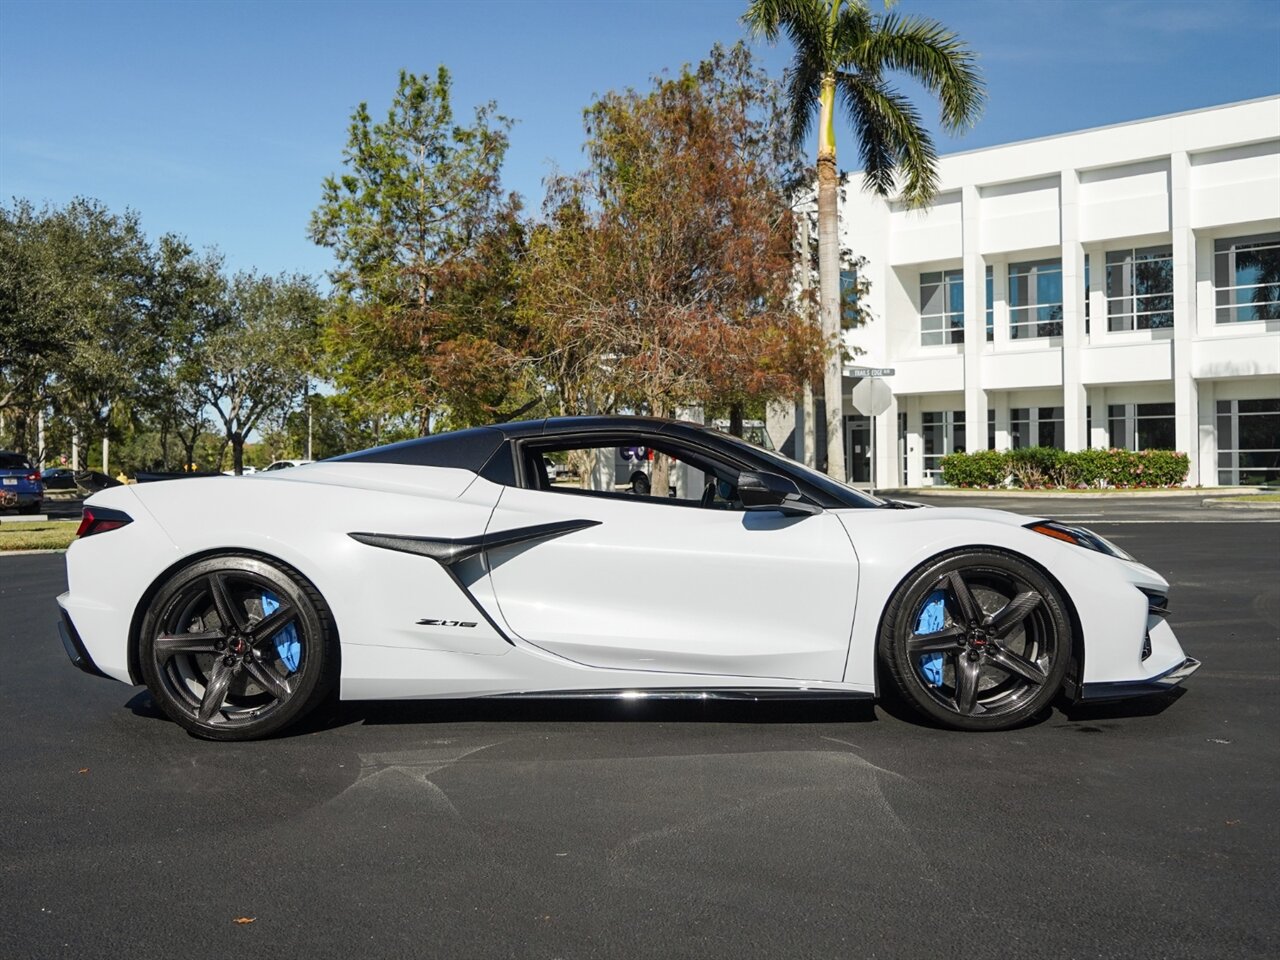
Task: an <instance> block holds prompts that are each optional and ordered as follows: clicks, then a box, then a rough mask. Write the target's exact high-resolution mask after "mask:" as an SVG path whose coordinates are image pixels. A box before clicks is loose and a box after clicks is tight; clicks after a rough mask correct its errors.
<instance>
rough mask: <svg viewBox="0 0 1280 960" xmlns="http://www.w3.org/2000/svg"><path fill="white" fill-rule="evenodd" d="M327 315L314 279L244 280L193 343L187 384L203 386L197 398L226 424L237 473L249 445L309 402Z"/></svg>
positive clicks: (234, 282) (233, 285)
mask: <svg viewBox="0 0 1280 960" xmlns="http://www.w3.org/2000/svg"><path fill="white" fill-rule="evenodd" d="M323 309H324V300H323V298H322V297H321V296H320V294H319V292H318V291H317V290H316V286H315V283H314V281H312V280H311V279H310V278H309V277H304V276H301V275H288V274H282V275H280V276H279V277H266V276H259V275H257V274H253V273H238V274H236V275H235V276H234V277H233V278H232V279H231V281H230V283H229V284H228V287H227V290H226V294H225V301H224V303H223V305H222V307H221V309H220V310H219V311H218V313H217V314H216V315H214V316H213V325H212V327H211V328H208V329H205V330H203V331H201V332H199V333H198V334H196V335H195V336H194V337H193V341H192V342H193V350H194V359H193V363H194V365H195V366H194V368H188V369H187V370H186V371H184V373H183V377H184V378H187V379H190V380H191V381H192V382H194V383H198V384H199V386H198V388H197V395H198V396H199V398H200V400H202V401H203V402H204V404H206V405H207V406H208V407H209V408H211V409H212V410H213V412H214V415H215V416H216V417H217V418H218V421H219V422H220V423H221V425H222V428H223V435H224V438H225V442H226V443H227V444H229V445H230V446H231V453H232V464H233V467H234V469H235V472H236V473H241V472H242V471H243V467H244V444H245V440H246V438H247V437H248V436H249V435H250V434H251V433H252V432H253V431H254V429H256V428H257V426H258V425H259V424H260V423H262V422H264V421H265V420H266V419H267V418H270V417H272V416H278V415H280V414H281V413H282V412H283V411H284V410H286V409H287V408H288V407H289V406H290V405H291V404H293V403H294V401H296V400H297V399H298V398H299V397H300V396H301V394H302V389H303V383H304V381H305V380H306V378H307V377H308V376H310V375H311V374H312V369H311V357H312V356H313V355H314V351H315V346H316V342H317V337H318V334H319V329H320V327H319V324H320V316H321V314H322V312H323ZM219 459H220V458H219Z"/></svg>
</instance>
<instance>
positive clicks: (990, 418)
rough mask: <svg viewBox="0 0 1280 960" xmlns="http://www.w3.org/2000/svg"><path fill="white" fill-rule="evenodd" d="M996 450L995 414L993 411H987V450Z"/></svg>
mask: <svg viewBox="0 0 1280 960" xmlns="http://www.w3.org/2000/svg"><path fill="white" fill-rule="evenodd" d="M995 448H996V412H995V411H994V410H988V411H987V449H988V450H994V449H995Z"/></svg>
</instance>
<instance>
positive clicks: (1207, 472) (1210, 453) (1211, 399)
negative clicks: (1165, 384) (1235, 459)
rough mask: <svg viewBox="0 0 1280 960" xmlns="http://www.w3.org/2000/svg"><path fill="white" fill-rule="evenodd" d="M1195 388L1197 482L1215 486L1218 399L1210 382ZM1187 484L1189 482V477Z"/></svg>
mask: <svg viewBox="0 0 1280 960" xmlns="http://www.w3.org/2000/svg"><path fill="white" fill-rule="evenodd" d="M1196 387H1197V389H1196V394H1197V397H1196V399H1197V400H1198V401H1199V406H1200V411H1199V414H1200V416H1199V420H1200V422H1199V424H1198V433H1199V436H1198V437H1197V439H1196V446H1197V447H1198V452H1199V454H1200V461H1199V462H1200V464H1201V469H1200V481H1199V482H1200V483H1201V484H1204V485H1206V486H1207V485H1210V484H1212V485H1214V486H1216V485H1217V483H1218V419H1217V418H1218V404H1217V399H1218V398H1217V397H1216V396H1214V394H1215V392H1216V391H1215V390H1214V382H1213V381H1212V380H1201V381H1198V382H1197V384H1196ZM1175 410H1176V408H1175ZM1187 482H1188V483H1190V482H1191V478H1190V476H1188V478H1187Z"/></svg>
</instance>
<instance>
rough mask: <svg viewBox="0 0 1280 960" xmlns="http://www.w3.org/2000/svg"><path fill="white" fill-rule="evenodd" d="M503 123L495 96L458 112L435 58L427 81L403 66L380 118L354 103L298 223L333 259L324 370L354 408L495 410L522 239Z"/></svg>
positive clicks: (501, 396)
mask: <svg viewBox="0 0 1280 960" xmlns="http://www.w3.org/2000/svg"><path fill="white" fill-rule="evenodd" d="M509 128H510V121H508V120H507V119H506V118H504V117H502V116H500V115H498V113H497V111H496V107H495V105H494V104H493V103H488V104H485V105H483V106H481V107H479V108H477V109H476V111H475V114H474V117H473V119H472V121H471V123H470V124H469V125H467V124H463V123H460V122H458V121H457V120H456V119H455V117H454V113H453V108H452V106H451V104H450V78H449V72H448V70H446V69H445V68H444V67H443V66H442V67H440V68H439V70H438V71H437V72H436V76H435V78H434V80H432V79H430V78H426V77H419V76H416V75H414V74H412V73H408V72H404V71H402V72H401V74H400V81H399V84H398V86H397V89H396V93H395V97H394V99H393V101H392V104H391V107H390V109H389V111H388V113H387V116H386V119H385V120H384V121H382V122H380V123H375V122H374V121H373V120H372V118H371V117H370V114H369V110H368V106H367V105H366V104H363V103H362V104H360V106H359V107H358V108H357V109H356V111H355V113H354V114H353V115H352V118H351V126H350V131H349V138H348V142H347V148H346V151H345V154H344V157H343V163H344V166H345V168H346V169H345V170H344V172H342V173H341V174H338V175H336V176H332V177H329V178H328V179H326V180H325V182H324V187H323V196H322V199H321V203H320V206H319V207H317V208H316V210H315V212H314V213H313V214H312V218H311V227H310V232H311V237H312V239H313V240H314V241H315V242H316V243H318V244H321V245H323V246H326V247H329V248H330V249H332V250H333V252H334V255H335V257H336V258H337V262H338V264H337V267H336V268H335V269H334V271H333V272H332V274H331V277H332V280H333V283H334V286H335V288H336V291H337V296H336V298H335V301H334V306H333V311H332V313H331V315H330V319H329V323H328V328H327V329H326V331H325V338H324V346H325V349H326V353H327V355H328V358H329V363H330V370H331V375H332V377H333V380H334V382H335V383H336V384H337V386H338V387H339V389H340V390H342V391H343V392H345V393H347V394H349V395H351V396H353V397H359V398H360V399H361V402H362V405H363V406H364V408H365V409H364V411H363V413H364V415H365V416H368V417H381V418H386V417H390V418H394V417H396V416H398V415H403V414H412V415H413V416H414V417H415V418H416V420H417V423H418V428H419V431H420V432H422V433H426V432H428V431H429V429H430V427H431V423H432V421H433V420H435V419H443V420H444V421H446V422H448V423H449V424H450V425H454V426H457V425H464V424H465V423H467V422H473V421H476V420H485V419H493V418H495V416H499V417H500V416H501V411H502V409H503V408H504V405H506V404H508V403H509V402H510V401H511V399H512V396H513V394H514V393H517V392H518V385H516V384H515V383H514V381H513V378H512V376H511V371H512V370H513V369H515V368H514V367H513V365H511V364H509V363H503V362H499V360H500V358H501V356H502V353H503V347H504V343H505V342H506V341H507V339H508V337H509V336H510V332H511V328H512V324H513V322H514V311H515V296H514V291H513V290H512V289H511V286H510V282H511V278H512V276H513V275H514V267H513V264H514V262H515V259H516V258H517V257H518V256H519V252H520V249H521V245H522V242H523V241H522V230H521V227H520V222H519V204H518V201H517V200H516V198H515V197H504V195H503V193H502V189H501V183H500V180H499V171H500V169H501V166H502V160H503V157H504V155H505V153H506V149H507V132H508V130H509Z"/></svg>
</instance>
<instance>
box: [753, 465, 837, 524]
mask: <svg viewBox="0 0 1280 960" xmlns="http://www.w3.org/2000/svg"><path fill="white" fill-rule="evenodd" d="M738 499H739V500H741V501H742V505H743V506H744V507H746V508H747V509H748V510H777V511H779V512H780V513H783V514H786V515H787V516H792V517H794V516H804V515H807V514H811V513H821V512H822V508H821V507H819V506H817V505H816V504H812V503H805V501H803V500H801V499H800V488H799V487H797V486H796V483H795V481H794V480H791V479H790V478H788V477H783V476H779V475H778V474H776V473H756V472H754V471H751V470H744V471H743V472H742V473H740V474H738Z"/></svg>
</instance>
